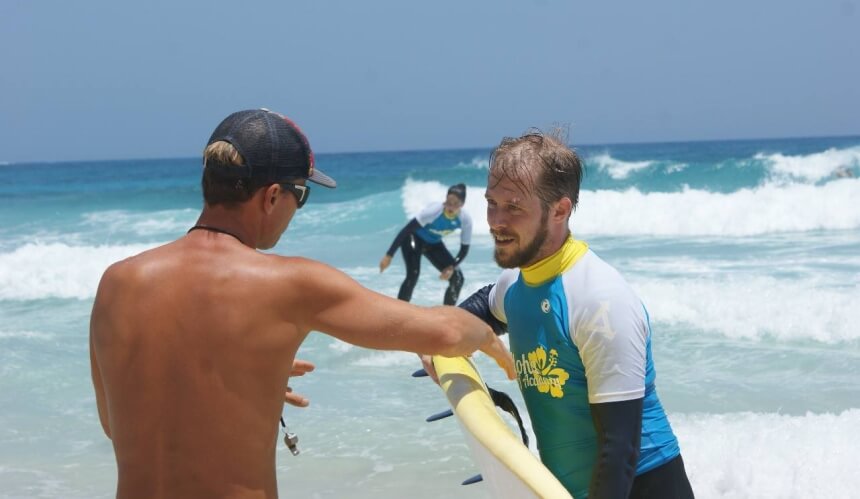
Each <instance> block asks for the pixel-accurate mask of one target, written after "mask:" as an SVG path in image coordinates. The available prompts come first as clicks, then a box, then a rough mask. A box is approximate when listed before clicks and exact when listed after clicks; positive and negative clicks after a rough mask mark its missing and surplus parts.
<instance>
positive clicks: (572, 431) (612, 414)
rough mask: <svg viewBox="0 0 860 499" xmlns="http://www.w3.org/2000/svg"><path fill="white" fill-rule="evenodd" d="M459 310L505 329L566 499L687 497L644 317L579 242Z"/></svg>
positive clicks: (503, 279)
mask: <svg viewBox="0 0 860 499" xmlns="http://www.w3.org/2000/svg"><path fill="white" fill-rule="evenodd" d="M460 306H461V307H463V308H465V309H467V310H469V311H471V312H472V313H474V314H475V315H477V316H479V317H481V318H483V319H485V320H486V321H487V322H488V323H489V324H490V325H492V326H493V328H494V330H496V331H497V332H499V331H502V330H504V329H507V331H508V332H509V334H510V346H511V353H512V354H513V356H514V360H515V363H516V369H517V380H518V384H519V387H520V390H521V391H522V394H523V398H524V400H525V402H526V407H527V409H528V412H529V415H530V417H531V421H532V427H533V430H534V432H535V436H536V438H537V443H538V450H539V451H540V456H541V460H542V461H543V463H544V464H545V465H546V466H547V468H549V469H550V470H551V471H552V472H553V474H554V475H555V476H556V477H558V479H559V480H560V481H561V482H562V484H564V486H565V487H566V488H567V489H568V490H569V491H570V492H571V493H572V494H573V496H574V497H576V498H577V499H579V498H583V497H592V498H604V497H620V498H626V497H628V496H629V497H643V498H644V497H653V498H658V497H659V498H662V497H670V498H671V497H678V498H689V497H692V495H693V494H692V490H691V489H690V486H689V481H688V480H687V477H686V472H685V471H684V468H683V461H682V460H681V457H680V449H679V447H678V441H677V439H676V437H675V435H674V433H673V432H672V428H671V426H670V425H669V421H668V419H667V417H666V414H665V412H664V411H663V407H662V405H661V404H660V400H659V398H658V397H657V390H656V385H655V378H656V374H655V371H654V363H653V359H652V355H651V327H650V323H649V319H648V314H647V311H646V310H645V307H644V305H643V304H642V302H641V301H640V300H639V298H638V297H637V296H636V295H635V293H634V292H633V290H632V289H631V288H630V286H629V285H628V284H627V283H626V282H625V281H624V279H623V278H622V277H621V275H620V274H619V273H618V272H617V271H616V270H615V269H614V268H612V267H611V266H610V265H608V264H607V263H606V262H604V261H603V260H602V259H600V258H599V257H598V256H597V255H596V254H594V253H593V252H592V251H591V250H590V249H589V248H588V245H587V244H585V243H584V242H582V241H577V240H574V239H573V238H572V237H569V238H568V239H567V241H566V242H565V243H564V245H563V246H562V247H561V249H559V251H557V252H556V253H555V254H553V255H551V256H549V257H548V258H546V259H544V260H541V261H540V262H537V263H536V264H534V265H532V266H530V267H526V268H522V269H508V270H505V271H504V272H503V273H502V274H501V276H500V277H499V279H498V281H497V282H496V283H495V285H492V286H487V287H485V288H483V289H482V290H480V291H478V292H477V293H475V294H474V295H472V296H471V297H469V298H467V299H466V300H465V301H464V302H463V303H462V304H461V305H460ZM655 476H658V477H659V479H654V477H655ZM655 484H656V485H655Z"/></svg>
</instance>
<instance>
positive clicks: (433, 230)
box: [415, 203, 472, 246]
mask: <svg viewBox="0 0 860 499" xmlns="http://www.w3.org/2000/svg"><path fill="white" fill-rule="evenodd" d="M415 219H416V220H418V223H419V224H421V228H420V229H418V230H416V231H415V234H416V235H417V236H418V237H420V238H421V239H422V240H423V241H424V242H427V243H431V244H434V243H438V242H440V241H441V240H442V238H443V237H445V236H447V235H448V234H450V233H452V232H454V231H455V230H457V229H460V245H461V246H463V245H466V246H468V245H469V244H470V243H471V242H472V217H470V216H469V213H468V212H466V210H460V212H459V213H458V214H457V215H455V216H454V217H453V218H451V217H448V215H446V214H445V209H444V206H443V204H442V203H431V204H429V205H427V206H426V207H424V209H423V210H421V213H419V214H418V216H416V217H415Z"/></svg>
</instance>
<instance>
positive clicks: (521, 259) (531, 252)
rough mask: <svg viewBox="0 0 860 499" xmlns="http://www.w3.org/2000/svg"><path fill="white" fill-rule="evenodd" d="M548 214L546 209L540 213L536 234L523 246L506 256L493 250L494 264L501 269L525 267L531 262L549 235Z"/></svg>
mask: <svg viewBox="0 0 860 499" xmlns="http://www.w3.org/2000/svg"><path fill="white" fill-rule="evenodd" d="M548 215H549V213H548V212H547V211H544V212H543V213H542V214H541V217H540V228H539V229H538V231H537V234H535V237H534V238H533V239H532V240H531V242H530V243H529V244H528V245H527V246H526V247H525V248H523V249H521V250H520V251H518V252H516V253H513V254H511V255H509V256H507V257H502V255H501V254H500V253H499V250H498V249H496V250H495V251H493V259H494V260H496V264H498V265H499V267H502V268H503V269H513V268H517V267H525V266H526V265H527V264H529V263H531V262H532V260H534V259H535V257H537V254H538V252H539V251H540V248H541V246H543V243H544V242H545V241H546V238H547V236H548V235H549V228H548V227H547V223H546V222H547V219H548V218H549V217H548Z"/></svg>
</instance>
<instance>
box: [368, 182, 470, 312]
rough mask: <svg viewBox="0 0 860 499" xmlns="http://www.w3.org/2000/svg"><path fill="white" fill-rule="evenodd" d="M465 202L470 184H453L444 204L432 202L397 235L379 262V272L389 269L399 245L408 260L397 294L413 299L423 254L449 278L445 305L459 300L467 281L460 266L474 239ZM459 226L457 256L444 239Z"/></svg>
mask: <svg viewBox="0 0 860 499" xmlns="http://www.w3.org/2000/svg"><path fill="white" fill-rule="evenodd" d="M465 202H466V185H465V184H457V185H453V186H451V187H450V188H449V189H448V194H447V196H446V197H445V202H444V203H441V204H440V203H430V204H428V205H427V206H426V207H425V208H424V209H423V210H421V213H419V214H418V216H417V217H415V218H413V219H412V220H410V221H409V223H407V224H406V226H405V227H403V228H402V229H401V230H400V232H399V233H398V234H397V237H395V238H394V242H392V243H391V246H390V247H389V248H388V251H387V252H386V253H385V256H383V257H382V260H380V262H379V271H380V272H385V269H387V268H388V266H389V265H391V258H392V257H393V256H394V252H395V251H397V248H398V247H399V248H400V251H401V252H402V253H403V261H404V262H405V263H406V278H404V279H403V284H401V285H400V292H399V293H397V298H398V299H399V300H403V301H410V300H411V299H412V290H413V289H415V284H416V283H417V282H418V276H419V274H420V273H421V255H422V254H423V255H424V256H426V257H427V259H428V260H430V263H432V264H433V266H434V267H436V269H437V270H439V271H440V272H441V274H439V278H440V279H443V280H447V281H448V288H447V289H446V290H445V297H444V298H443V300H442V303H443V304H445V305H454V304H456V303H457V298H458V297H459V296H460V289H461V288H462V287H463V281H464V278H463V272H462V271H460V267H459V265H460V263H461V262H462V261H463V259H465V258H466V254H468V253H469V244H470V242H471V240H472V217H470V216H469V213H468V212H466V211H465V210H463V204H464V203H465ZM457 229H460V251H459V252H458V253H457V256H456V257H454V256H451V253H450V252H449V251H448V248H446V247H445V243H443V242H442V238H443V237H445V236H447V235H448V234H450V233H452V232H454V231H455V230H457Z"/></svg>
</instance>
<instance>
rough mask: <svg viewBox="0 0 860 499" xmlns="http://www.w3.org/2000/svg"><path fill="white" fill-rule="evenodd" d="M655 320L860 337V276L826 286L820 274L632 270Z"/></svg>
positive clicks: (825, 337)
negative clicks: (650, 273)
mask: <svg viewBox="0 0 860 499" xmlns="http://www.w3.org/2000/svg"><path fill="white" fill-rule="evenodd" d="M628 280H629V281H630V282H631V284H632V285H633V287H634V288H635V290H636V291H637V292H638V294H639V296H640V297H641V298H642V300H643V302H644V303H645V304H646V305H647V307H648V311H649V312H650V314H651V317H652V320H653V321H655V322H659V323H668V324H678V325H685V326H690V327H693V328H695V329H698V330H704V331H715V332H719V333H720V334H723V335H725V336H727V337H731V338H750V339H763V338H777V339H779V340H784V341H790V340H800V339H811V340H815V341H820V342H823V343H837V342H841V341H854V340H858V339H860V325H859V324H860V307H858V306H857V305H858V297H860V282H855V283H854V284H853V285H850V286H842V287H832V286H825V285H823V284H822V283H820V282H818V281H816V280H814V279H796V280H789V279H777V278H774V277H765V276H755V275H753V276H750V275H742V274H738V275H732V276H727V277H720V278H701V279H694V278H683V279H677V278H676V279H667V278H658V279H654V278H644V279H642V278H637V277H636V276H631V275H628Z"/></svg>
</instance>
